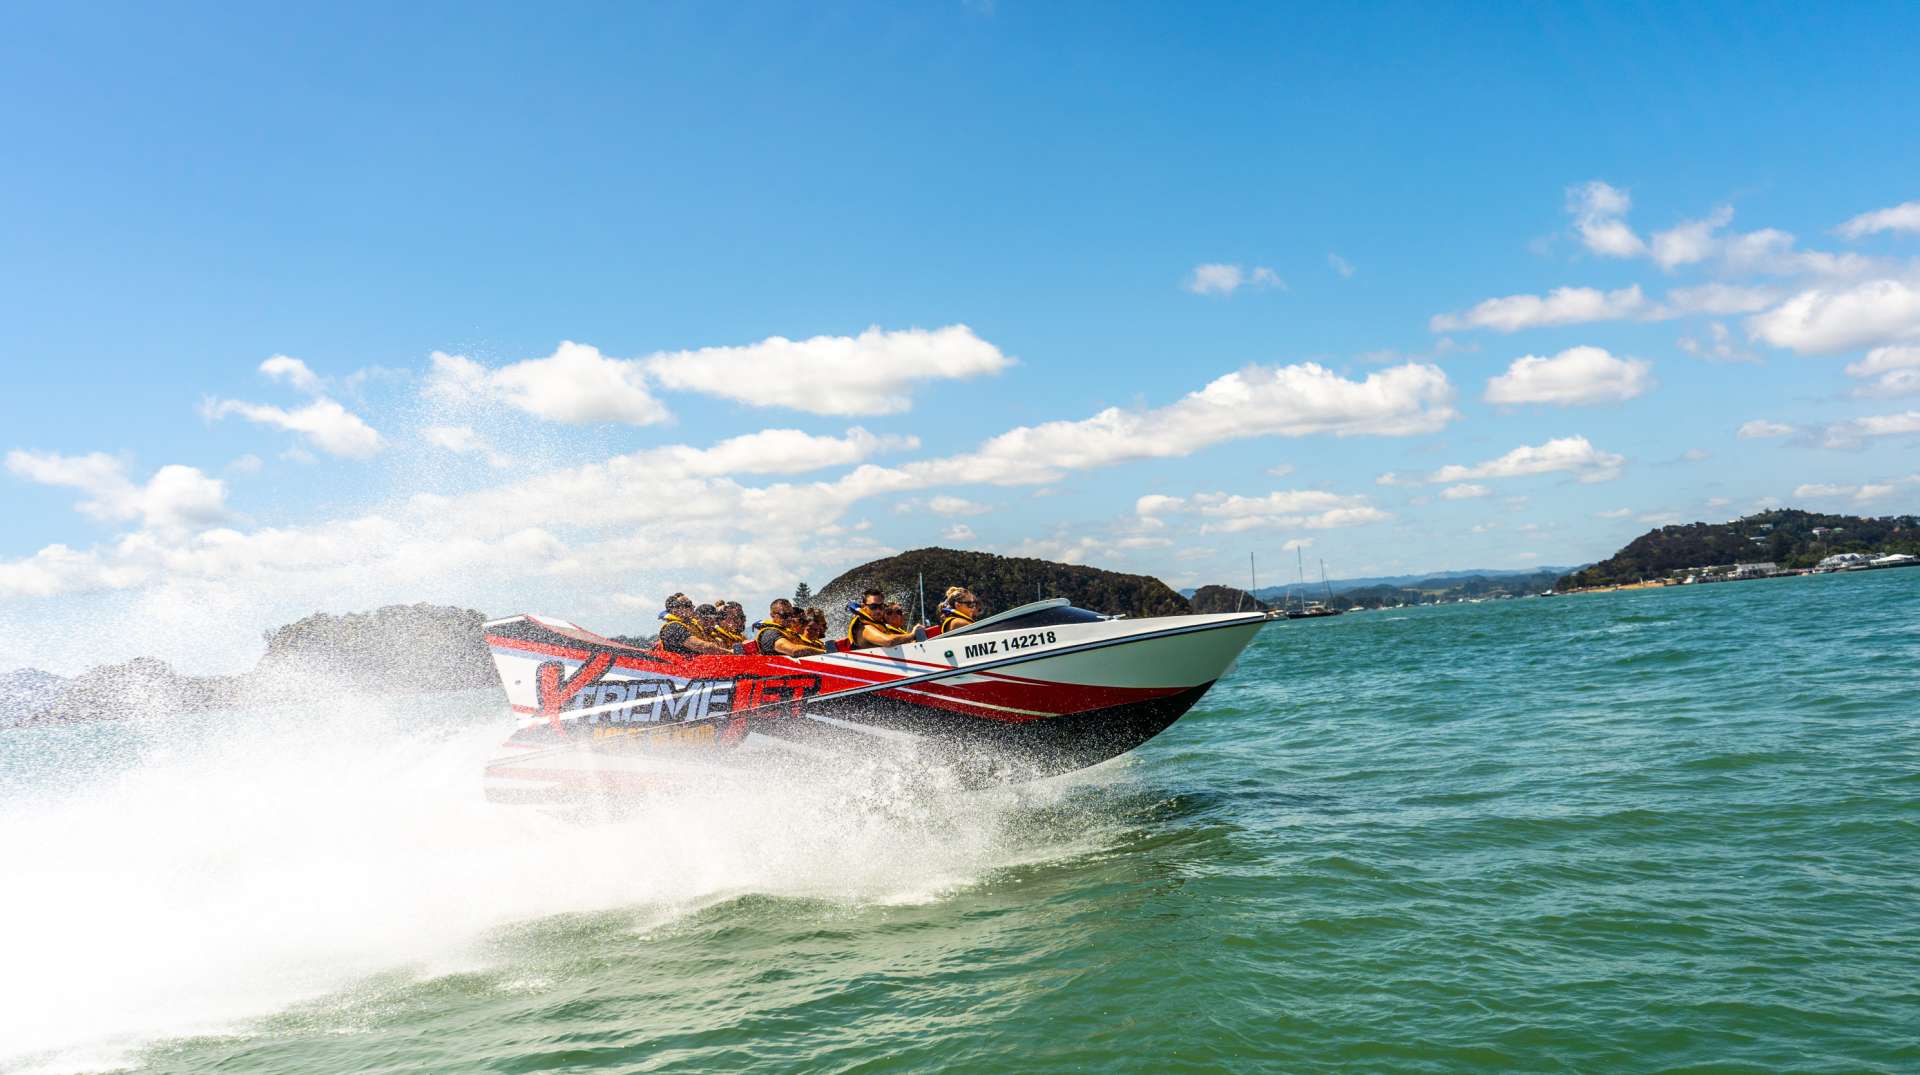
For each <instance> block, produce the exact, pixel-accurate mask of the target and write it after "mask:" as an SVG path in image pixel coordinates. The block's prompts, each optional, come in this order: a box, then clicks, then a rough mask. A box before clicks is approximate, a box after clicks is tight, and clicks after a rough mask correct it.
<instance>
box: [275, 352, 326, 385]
mask: <svg viewBox="0 0 1920 1075" xmlns="http://www.w3.org/2000/svg"><path fill="white" fill-rule="evenodd" d="M260 372H261V373H264V374H266V375H267V376H268V377H269V378H271V379H273V380H276V381H283V382H285V383H287V384H289V385H291V386H293V387H294V388H296V389H298V390H300V391H302V392H306V393H308V394H310V395H312V394H318V393H319V391H320V388H321V381H320V377H319V375H318V374H316V373H314V372H313V371H312V370H310V369H308V368H307V364H306V363H305V362H302V361H300V360H299V359H297V358H294V357H292V356H291V355H274V356H273V357H271V358H269V359H267V360H266V361H265V362H262V363H260Z"/></svg>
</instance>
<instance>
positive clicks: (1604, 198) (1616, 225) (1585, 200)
mask: <svg viewBox="0 0 1920 1075" xmlns="http://www.w3.org/2000/svg"><path fill="white" fill-rule="evenodd" d="M1632 207H1633V199H1632V197H1631V196H1630V195H1628V193H1627V192H1626V191H1624V190H1621V189H1620V188H1618V187H1615V186H1613V185H1611V184H1609V183H1606V182H1603V181H1601V180H1598V179H1595V180H1591V181H1589V182H1586V183H1582V184H1580V185H1578V186H1575V187H1569V188H1568V189H1567V211H1568V212H1570V213H1572V214H1573V226H1574V231H1575V232H1577V233H1578V234H1579V236H1580V241H1581V242H1582V243H1584V244H1586V247H1587V249H1588V250H1591V251H1593V252H1594V253H1596V254H1603V255H1605V256H1607V257H1610V258H1630V257H1635V256H1637V255H1639V254H1644V253H1646V250H1647V244H1646V243H1645V242H1644V241H1643V240H1642V239H1641V238H1640V237H1639V236H1638V235H1635V234H1634V233H1633V229H1632V228H1630V227H1628V226H1627V222H1626V219H1625V218H1626V215H1627V210H1628V209H1631V208H1632Z"/></svg>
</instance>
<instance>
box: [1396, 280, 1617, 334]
mask: <svg viewBox="0 0 1920 1075" xmlns="http://www.w3.org/2000/svg"><path fill="white" fill-rule="evenodd" d="M1649 309H1650V304H1649V303H1648V301H1647V297H1646V295H1644V294H1642V293H1641V291H1640V285H1638V284H1633V285H1630V286H1628V287H1623V288H1620V289H1619V290H1617V291H1601V290H1599V289H1597V288H1591V287H1557V288H1554V289H1553V290H1552V291H1550V292H1548V293H1547V294H1546V295H1545V296H1540V295H1507V296H1504V297H1502V298H1497V299H1487V300H1485V301H1483V302H1480V303H1478V304H1476V305H1475V306H1473V307H1472V308H1471V309H1469V310H1467V311H1465V312H1463V313H1457V314H1436V315H1434V317H1433V318H1431V319H1430V320H1429V321H1428V322H1427V327H1429V328H1430V329H1432V330H1433V331H1435V332H1452V331H1456V330H1459V329H1473V328H1488V329H1493V330H1494V331H1496V332H1518V331H1519V330H1521V329H1524V328H1536V327H1539V326H1541V325H1578V324H1584V323H1587V322H1590V321H1620V320H1624V319H1626V318H1630V317H1638V316H1640V315H1642V314H1645V313H1647V312H1648V310H1649Z"/></svg>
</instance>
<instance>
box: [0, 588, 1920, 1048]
mask: <svg viewBox="0 0 1920 1075" xmlns="http://www.w3.org/2000/svg"><path fill="white" fill-rule="evenodd" d="M491 704H492V703H491V702H490V701H489V700H487V699H481V698H465V699H457V700H452V701H446V702H442V703H438V708H436V709H434V710H433V711H432V712H431V713H428V714H425V715H423V714H421V713H419V712H417V711H413V712H403V711H400V710H397V709H394V708H391V707H388V708H381V707H370V708H369V709H368V710H367V711H364V712H356V713H354V714H352V715H350V716H343V715H340V714H312V713H308V714H305V715H303V716H301V717H300V718H299V722H298V723H297V724H296V723H294V722H292V721H291V720H289V719H287V718H284V717H282V718H265V717H263V718H262V720H263V722H264V723H267V724H269V725H270V726H271V728H272V736H271V737H268V736H266V735H264V733H263V734H262V735H261V736H257V737H249V736H246V735H235V734H233V733H232V732H231V731H230V730H229V729H230V726H227V727H225V728H222V727H212V726H208V725H205V724H199V725H192V726H188V727H184V728H171V729H153V730H145V731H140V732H138V733H126V732H121V733H115V734H114V735H112V736H108V735H107V734H106V733H103V732H102V731H101V730H99V729H83V730H73V729H62V730H57V731H56V732H34V733H8V734H7V735H5V736H0V841H5V843H6V844H7V845H10V846H7V847H6V851H7V858H8V860H9V861H12V862H15V863H17V864H21V869H20V870H19V871H18V872H17V873H16V874H15V877H14V879H13V880H12V881H11V882H10V883H9V884H8V886H7V888H6V890H5V891H6V895H4V896H0V901H5V902H4V903H0V910H5V911H6V920H7V921H8V922H9V923H10V927H11V929H12V930H13V931H14V932H15V933H16V937H15V940H14V942H13V943H14V950H15V952H16V955H17V954H18V953H19V951H20V950H21V946H22V945H24V946H25V950H26V953H27V954H26V955H25V956H24V957H21V958H22V961H21V962H16V963H15V965H14V967H13V968H12V969H10V970H9V971H8V972H7V978H8V980H9V984H8V985H7V986H6V989H7V993H6V994H5V995H4V996H0V1001H4V1004H0V1057H6V1058H7V1059H4V1060H0V1066H11V1067H14V1068H18V1069H21V1070H33V1069H41V1070H109V1069H121V1068H125V1069H132V1070H138V1071H151V1072H195V1073H199V1072H315V1071H342V1072H346V1071H352V1072H371V1071H489V1072H534V1071H579V1072H588V1071H596V1072H597V1071H650V1070H671V1071H693V1070H708V1071H791V1070H836V1071H923V1070H958V1071H1057V1070H1099V1071H1155V1072H1158V1071H1215V1070H1223V1069H1237V1070H1271V1071H1314V1070H1330V1069H1343V1070H1360V1071H1408V1072H1415V1071H1418V1072H1432V1071H1470V1070H1486V1071H1513V1070H1527V1071H1559V1070H1564V1071H1608V1072H1615V1071H1674V1070H1715V1071H1728V1070H1732V1071H1739V1070H1754V1071H1761V1070H1765V1071H1773V1070H1795V1071H1862V1070H1880V1071H1916V1070H1920V571H1883V572H1873V573H1867V574H1858V575H1845V576H1823V577H1808V578H1799V579H1784V580H1772V581H1766V582H1752V583H1741V584H1729V585H1719V586H1701V587H1690V588H1686V589H1676V590H1666V591H1655V592H1634V593H1617V594H1605V595H1591V596H1582V597H1570V598H1556V599H1552V600H1523V601H1502V602H1489V603H1485V604H1479V605H1455V606H1447V607H1441V608H1429V609H1418V610H1401V611H1385V612H1370V613H1364V614H1355V615H1348V616H1345V617H1341V618H1338V619H1331V620H1320V621H1299V622H1291V623H1278V624H1274V625H1271V626H1269V627H1267V628H1265V629H1264V631H1263V633H1262V635H1261V637H1260V639H1259V640H1258V641H1257V642H1256V643H1255V644H1254V645H1253V646H1252V647H1251V648H1250V649H1249V650H1248V651H1247V653H1246V654H1245V655H1244V656H1243V657H1242V659H1241V661H1240V665H1239V667H1238V669H1237V671H1235V672H1234V673H1233V674H1232V675H1230V676H1229V677H1228V678H1227V679H1225V680H1223V681H1222V682H1221V683H1220V684H1219V685H1218V686H1217V687H1216V688H1215V689H1214V691H1213V692H1212V693H1210V694H1209V695H1208V696H1207V697H1206V698H1205V699H1204V700H1203V701H1202V702H1201V703H1200V705H1199V706H1198V707H1197V708H1195V709H1194V710H1193V711H1192V712H1191V713H1189V714H1188V715H1187V716H1186V717H1185V718H1184V719H1182V720H1181V721H1180V722H1179V723H1178V724H1176V725H1175V726H1174V727H1173V728H1172V729H1170V730H1169V731H1168V732H1166V733H1165V734H1163V735H1162V736H1161V737H1160V738H1159V739H1157V740H1155V741H1154V742H1152V743H1150V744H1148V745H1147V746H1146V747H1145V748H1143V749H1141V750H1139V751H1138V752H1136V753H1135V754H1134V755H1132V756H1130V757H1128V758H1126V759H1123V760H1122V761H1120V762H1118V763H1115V764H1110V765H1108V766H1104V767H1101V768H1099V769H1096V770H1093V771H1091V772H1088V773H1085V774H1081V775H1079V776H1078V777H1075V778H1070V779H1065V780H1059V781H1052V782H1048V783H1045V784H1041V785H1034V786H1029V787H1024V788H1017V789H1007V790H1002V791H995V792H989V793H977V794H961V793H941V792H929V791H926V790H924V789H915V788H914V787H912V786H908V785H897V784H889V783H887V782H886V780H885V779H884V778H883V777H881V776H874V777H872V778H871V780H872V783H869V784H865V785H863V784H860V783H858V782H856V781H849V782H848V783H846V784H842V785H837V786H834V787H826V788H822V787H813V788H794V787H782V786H771V787H761V788H754V789H746V790H742V789H737V788H732V789H729V788H716V789H714V790H713V791H712V792H711V793H710V794H707V795H704V796H701V797H699V798H697V799H696V800H694V801H689V802H680V803H673V804H663V805H662V806H661V807H660V808H659V809H658V811H655V812H651V813H646V814H643V815H642V816H640V817H637V818H633V819H628V820H625V821H622V822H619V823H608V824H605V825H601V826H586V827H581V826H572V827H567V828H558V827H556V828H546V827H543V826H541V825H539V824H535V823H532V822H501V821H498V820H495V819H493V818H492V817H491V816H490V815H488V814H487V813H486V812H484V811H483V810H482V809H481V808H479V807H478V806H477V805H475V804H473V803H472V802H471V801H470V799H471V797H472V789H471V787H470V786H469V781H470V779H471V770H470V769H469V768H468V767H467V763H468V761H469V758H468V755H469V754H471V753H472V752H473V751H474V750H478V749H481V747H482V746H484V743H485V742H486V741H487V740H488V739H489V738H497V735H493V734H492V733H493V732H497V731H498V730H499V724H498V719H499V718H498V715H497V712H496V711H493V710H492V708H491ZM232 719H238V718H232ZM109 739H111V742H109V741H108V740H109ZM342 741H345V742H346V743H347V744H348V745H344V746H343V745H341V743H342ZM276 744H282V745H284V747H285V749H276V748H275V745H276ZM476 744H479V745H476ZM316 770H317V771H316ZM23 887H24V889H25V890H26V891H23ZM35 892H38V893H41V895H38V896H36V895H34V893H35ZM75 901H79V902H80V903H82V905H83V906H82V907H81V908H80V909H79V910H75V909H73V907H72V906H71V905H72V904H73V903H74V902H75ZM7 1012H12V1013H14V1015H15V1016H20V1015H22V1014H23V1013H24V1014H30V1015H31V1018H32V1025H22V1024H15V1025H14V1026H13V1027H12V1028H11V1029H9V1028H8V1025H7V1022H6V1020H7V1019H8V1018H9V1017H8V1015H7V1014H6V1013H7ZM7 1046H11V1047H10V1048H9V1047H7Z"/></svg>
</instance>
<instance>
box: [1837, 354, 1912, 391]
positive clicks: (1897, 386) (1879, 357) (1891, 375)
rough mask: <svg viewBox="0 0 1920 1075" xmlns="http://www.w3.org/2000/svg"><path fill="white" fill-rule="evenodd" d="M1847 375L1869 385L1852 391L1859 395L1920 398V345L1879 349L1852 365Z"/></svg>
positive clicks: (1848, 367)
mask: <svg viewBox="0 0 1920 1075" xmlns="http://www.w3.org/2000/svg"><path fill="white" fill-rule="evenodd" d="M1847 376H1849V377H1852V378H1855V379H1857V380H1863V381H1866V382H1867V383H1866V384H1863V385H1861V386H1860V387H1858V388H1856V389H1854V390H1853V394H1854V395H1856V396H1878V397H1882V398H1887V397H1893V396H1913V395H1920V346H1907V347H1876V348H1874V349H1873V350H1871V351H1868V352H1867V357H1865V358H1863V359H1861V360H1860V361H1858V362H1853V363H1849V364H1848V365H1847Z"/></svg>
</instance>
